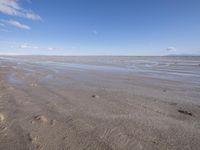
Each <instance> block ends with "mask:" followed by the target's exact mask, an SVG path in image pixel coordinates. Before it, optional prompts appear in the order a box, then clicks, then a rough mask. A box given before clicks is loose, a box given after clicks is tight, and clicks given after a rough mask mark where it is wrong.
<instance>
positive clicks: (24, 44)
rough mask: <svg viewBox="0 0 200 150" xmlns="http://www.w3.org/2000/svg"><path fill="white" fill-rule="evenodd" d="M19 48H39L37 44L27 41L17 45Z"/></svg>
mask: <svg viewBox="0 0 200 150" xmlns="http://www.w3.org/2000/svg"><path fill="white" fill-rule="evenodd" d="M19 48H21V49H39V47H38V46H35V45H31V44H28V43H23V44H21V45H20V46H19Z"/></svg>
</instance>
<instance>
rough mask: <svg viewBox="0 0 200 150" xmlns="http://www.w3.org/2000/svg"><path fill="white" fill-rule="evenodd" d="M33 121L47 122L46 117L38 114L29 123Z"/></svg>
mask: <svg viewBox="0 0 200 150" xmlns="http://www.w3.org/2000/svg"><path fill="white" fill-rule="evenodd" d="M35 122H38V123H47V122H48V119H47V117H46V116H44V115H38V116H35V117H34V120H33V121H32V122H31V123H35Z"/></svg>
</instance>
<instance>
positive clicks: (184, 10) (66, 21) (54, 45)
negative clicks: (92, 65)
mask: <svg viewBox="0 0 200 150" xmlns="http://www.w3.org/2000/svg"><path fill="white" fill-rule="evenodd" d="M0 54H40V55H168V54H195V55H200V0H54V1H53V0H52V1H47V0H0Z"/></svg>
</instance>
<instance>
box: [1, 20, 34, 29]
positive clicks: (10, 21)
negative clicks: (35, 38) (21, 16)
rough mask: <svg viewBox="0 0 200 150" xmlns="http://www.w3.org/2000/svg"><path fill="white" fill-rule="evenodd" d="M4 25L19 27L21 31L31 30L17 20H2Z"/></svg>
mask: <svg viewBox="0 0 200 150" xmlns="http://www.w3.org/2000/svg"><path fill="white" fill-rule="evenodd" d="M2 21H3V22H4V23H7V24H9V25H11V26H14V27H17V28H19V29H25V30H30V29H31V28H30V27H29V26H28V25H25V24H22V23H20V22H18V21H16V20H2Z"/></svg>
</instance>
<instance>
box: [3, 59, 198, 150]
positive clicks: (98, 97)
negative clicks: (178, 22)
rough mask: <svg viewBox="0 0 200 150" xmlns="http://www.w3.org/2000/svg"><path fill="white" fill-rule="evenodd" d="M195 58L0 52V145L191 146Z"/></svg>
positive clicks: (99, 149) (76, 149)
mask: <svg viewBox="0 0 200 150" xmlns="http://www.w3.org/2000/svg"><path fill="white" fill-rule="evenodd" d="M199 148H200V57H42V56H37V57H36V56H35V57H33V56H18V57H17V56H16V57H5V56H2V57H0V150H33V149H43V150H142V149H143V150H197V149H199Z"/></svg>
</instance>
